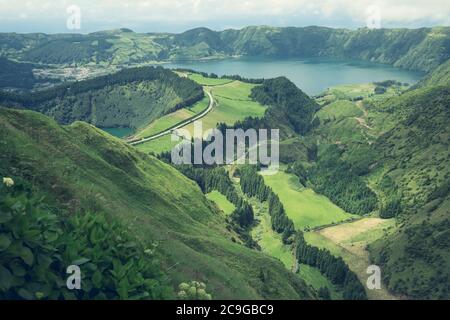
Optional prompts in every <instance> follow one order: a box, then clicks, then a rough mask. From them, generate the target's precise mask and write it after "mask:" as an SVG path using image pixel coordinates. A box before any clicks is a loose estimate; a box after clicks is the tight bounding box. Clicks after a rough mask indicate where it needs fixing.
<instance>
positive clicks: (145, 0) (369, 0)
mask: <svg viewBox="0 0 450 320" xmlns="http://www.w3.org/2000/svg"><path fill="white" fill-rule="evenodd" d="M70 5H78V6H80V8H81V10H82V17H83V19H84V21H85V22H88V23H91V24H96V25H101V24H105V25H116V26H123V25H127V24H130V25H138V24H140V23H141V24H142V23H158V22H160V23H164V24H170V23H174V24H181V23H185V24H186V23H197V24H201V23H208V22H212V21H221V23H222V27H225V26H227V25H233V24H236V23H238V24H240V25H246V24H251V22H254V21H257V22H258V23H260V22H261V21H262V20H263V18H264V19H267V20H268V21H269V22H270V21H272V20H270V19H277V20H276V21H282V23H285V24H289V23H291V24H295V22H296V21H297V22H298V23H299V24H301V23H302V20H301V19H302V18H303V19H304V20H305V21H308V22H309V21H313V20H312V18H315V19H316V20H317V21H319V22H320V23H318V24H324V23H325V24H327V25H333V23H334V22H335V21H345V20H346V19H347V20H348V25H351V26H354V25H359V26H363V25H364V24H365V21H366V18H367V17H366V12H367V8H368V7H370V6H374V5H375V6H378V7H379V8H380V13H381V18H382V25H398V26H403V25H411V24H415V23H416V24H418V25H420V24H421V23H424V22H426V23H428V24H444V25H448V24H450V1H449V0H396V1H388V0H125V1H113V0H97V1H92V0H72V1H69V0H46V1H42V0H28V1H10V0H0V31H1V28H2V20H8V21H11V20H14V19H20V17H24V16H27V17H28V18H29V19H32V20H34V21H36V22H39V21H45V22H48V21H52V20H54V21H63V20H64V19H65V15H66V10H65V9H66V8H67V7H68V6H70ZM296 17H298V18H296ZM307 18H309V19H307ZM22 23H23V21H22ZM149 31H151V30H149Z"/></svg>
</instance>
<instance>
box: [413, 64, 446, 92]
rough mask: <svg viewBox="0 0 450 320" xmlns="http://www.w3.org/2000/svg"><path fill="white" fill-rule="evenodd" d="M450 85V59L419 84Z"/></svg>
mask: <svg viewBox="0 0 450 320" xmlns="http://www.w3.org/2000/svg"><path fill="white" fill-rule="evenodd" d="M448 85H450V60H448V61H447V62H444V63H443V64H441V65H440V66H439V67H437V68H436V69H435V70H433V72H431V73H429V74H428V75H427V76H426V77H425V78H424V79H423V80H422V81H420V82H419V83H418V84H417V86H423V87H425V86H448Z"/></svg>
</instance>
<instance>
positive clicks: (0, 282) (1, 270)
mask: <svg viewBox="0 0 450 320" xmlns="http://www.w3.org/2000/svg"><path fill="white" fill-rule="evenodd" d="M12 281H13V275H12V274H11V272H9V270H8V269H6V268H5V267H3V266H1V265H0V290H1V291H8V290H9V289H10V288H11V285H12Z"/></svg>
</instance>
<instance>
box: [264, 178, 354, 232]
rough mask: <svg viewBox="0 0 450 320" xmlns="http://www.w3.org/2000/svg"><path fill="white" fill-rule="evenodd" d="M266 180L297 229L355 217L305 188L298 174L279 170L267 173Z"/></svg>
mask: <svg viewBox="0 0 450 320" xmlns="http://www.w3.org/2000/svg"><path fill="white" fill-rule="evenodd" d="M263 177H264V181H265V182H266V184H267V185H268V186H269V187H271V188H272V189H273V191H274V192H275V193H276V194H277V195H278V196H279V197H280V200H281V202H282V203H283V206H284V208H285V209H286V213H287V215H288V216H289V218H291V219H292V221H293V222H294V224H295V227H296V228H297V229H301V230H304V229H305V228H308V227H309V228H314V227H319V226H323V225H329V224H333V223H337V222H341V221H345V220H348V219H351V218H354V217H355V216H354V215H351V214H349V213H347V212H345V211H344V210H342V209H341V208H339V207H338V206H336V205H335V204H333V203H332V202H331V201H330V200H329V199H328V198H327V197H325V196H322V195H319V194H317V193H315V192H314V191H313V190H312V189H308V188H304V187H303V186H302V185H301V184H300V183H299V182H298V179H297V177H296V176H294V175H291V174H288V173H286V172H283V171H279V172H278V173H277V174H275V175H265V176H263Z"/></svg>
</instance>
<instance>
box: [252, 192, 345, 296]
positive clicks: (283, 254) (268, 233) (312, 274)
mask: <svg viewBox="0 0 450 320" xmlns="http://www.w3.org/2000/svg"><path fill="white" fill-rule="evenodd" d="M250 202H251V204H252V206H253V210H254V212H255V219H256V220H257V221H258V223H257V225H256V226H255V227H254V228H253V229H252V233H251V234H252V237H253V239H254V240H255V241H257V242H258V244H259V245H260V246H261V249H262V251H263V252H264V253H266V254H268V255H270V256H272V257H274V258H277V259H278V260H280V261H281V262H282V263H283V264H284V265H285V267H286V268H287V269H288V270H292V268H293V265H294V255H293V252H292V249H291V247H289V246H287V245H285V244H283V242H282V240H281V236H280V235H279V234H278V233H276V232H274V231H273V230H272V227H271V223H270V216H269V214H268V211H267V210H268V208H267V204H266V203H263V204H262V203H260V202H259V201H256V200H255V199H251V200H250ZM298 276H299V277H300V278H302V279H303V280H304V281H305V282H306V283H307V284H308V285H310V286H311V287H312V288H314V289H315V290H318V289H320V288H322V287H326V288H328V290H329V291H330V294H331V297H332V299H333V300H339V299H342V294H341V293H339V291H337V290H336V288H335V286H333V284H332V283H331V282H330V281H329V280H328V279H327V278H326V277H325V276H323V275H322V274H321V273H320V271H319V270H318V269H316V268H313V267H310V266H308V265H300V267H299V271H298Z"/></svg>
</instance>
